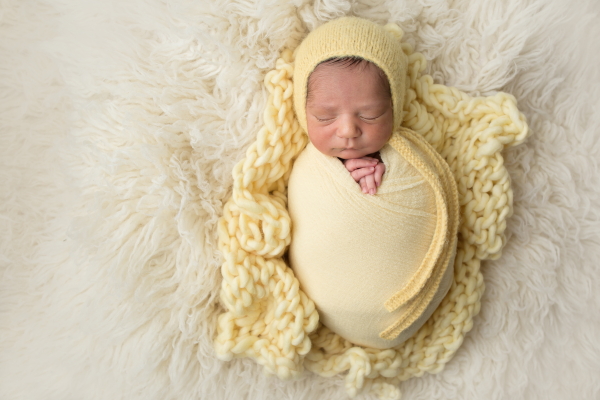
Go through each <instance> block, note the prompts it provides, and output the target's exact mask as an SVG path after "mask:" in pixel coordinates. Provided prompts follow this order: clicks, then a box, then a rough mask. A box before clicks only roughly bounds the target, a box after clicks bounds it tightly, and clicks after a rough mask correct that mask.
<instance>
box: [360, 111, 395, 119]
mask: <svg viewBox="0 0 600 400" xmlns="http://www.w3.org/2000/svg"><path fill="white" fill-rule="evenodd" d="M387 111H388V110H385V111H384V112H382V113H381V114H379V115H378V116H376V117H366V116H364V115H361V116H360V119H364V120H365V121H374V120H376V119H377V118H380V117H383V115H384V114H385V113H386V112H387Z"/></svg>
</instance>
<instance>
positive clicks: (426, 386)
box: [0, 0, 600, 400]
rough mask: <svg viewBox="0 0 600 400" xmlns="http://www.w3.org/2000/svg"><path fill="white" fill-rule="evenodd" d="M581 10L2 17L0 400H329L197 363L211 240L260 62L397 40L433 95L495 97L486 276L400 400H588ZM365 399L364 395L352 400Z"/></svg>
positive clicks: (515, 1) (252, 114)
mask: <svg viewBox="0 0 600 400" xmlns="http://www.w3.org/2000/svg"><path fill="white" fill-rule="evenodd" d="M599 13H600V7H599V6H598V3H597V1H594V0H588V1H580V2H577V3H574V2H572V1H567V0H520V1H519V0H508V1H507V0H492V1H485V2H484V1H458V0H457V1H437V2H433V1H428V0H413V1H404V0H397V1H378V0H363V1H352V2H349V1H341V0H315V1H309V0H305V1H303V0H296V1H293V2H288V1H284V0H279V1H277V0H271V1H266V0H265V1H256V2H251V1H244V0H237V1H236V0H230V1H218V2H215V1H209V0H206V1H187V0H177V1H172V2H160V1H143V0H131V1H127V2H123V1H117V0H107V1H102V2H98V1H74V0H53V1H40V2H35V3H34V2H24V1H19V0H0V88H1V89H0V165H1V169H0V199H1V200H0V221H2V222H1V224H2V225H1V227H2V229H0V274H1V275H0V276H1V279H0V398H2V399H9V400H13V399H27V400H29V399H32V400H34V399H35V400H37V399H45V400H46V399H48V400H63V399H86V400H87V399H111V400H112V399H127V400H137V399H140V400H141V399H144V400H146V399H156V400H159V399H160V400H162V399H181V400H186V399H207V400H208V399H210V400H212V399H217V400H221V399H248V400H254V399H256V400H259V399H260V400H270V399H273V400H275V399H278V400H279V399H345V398H347V396H346V394H345V391H344V388H343V383H342V382H343V381H342V379H341V378H339V377H336V378H329V379H326V378H320V377H316V376H314V375H311V374H307V375H306V376H304V377H303V378H301V379H299V380H297V381H291V382H282V381H279V380H277V379H276V378H266V377H264V376H263V375H262V374H261V373H260V367H259V366H257V365H255V364H254V363H253V362H252V361H250V360H234V361H232V362H229V363H223V362H220V361H218V360H217V359H216V357H215V354H214V350H213V347H212V339H213V338H214V336H215V324H216V316H217V314H218V308H219V305H218V288H219V286H220V280H221V278H220V275H219V266H220V262H221V260H220V255H219V254H218V252H217V249H216V222H217V218H218V216H219V215H220V212H221V209H222V205H223V202H224V201H225V200H226V199H227V198H228V196H229V194H230V188H231V170H232V168H233V166H234V164H235V163H236V162H237V161H238V160H239V159H240V158H241V157H242V155H243V153H244V151H245V149H246V148H247V146H248V145H249V143H251V142H252V140H253V139H254V137H255V135H256V132H257V130H258V128H259V127H260V125H261V119H262V108H263V106H264V104H265V101H266V93H265V90H264V89H263V88H262V78H263V76H264V74H265V73H266V72H267V71H268V70H270V69H272V67H273V65H274V61H275V59H276V58H277V57H278V55H279V51H280V50H281V49H283V48H284V47H292V48H293V47H295V46H296V45H297V44H298V43H299V41H300V39H301V38H302V37H303V35H305V34H306V32H307V31H308V30H311V29H313V28H315V27H316V26H318V25H320V24H322V23H323V22H325V21H327V20H329V19H332V18H336V17H340V16H343V15H348V14H351V15H358V16H361V17H365V18H370V19H372V20H375V21H377V22H379V23H385V22H396V23H398V24H399V25H400V26H401V27H402V28H403V29H404V31H405V32H406V37H407V40H409V41H410V42H411V43H413V44H414V45H415V47H416V50H417V51H419V52H422V53H423V54H424V55H425V56H426V57H427V59H428V61H429V62H430V64H429V65H430V66H429V68H430V70H429V71H428V72H429V73H431V74H432V75H433V77H434V78H435V79H436V81H438V82H443V83H445V84H447V85H453V86H456V87H458V88H459V89H461V90H464V91H466V92H468V93H469V94H472V95H479V94H482V95H490V94H493V93H494V92H495V91H498V90H503V91H507V92H510V93H512V94H514V95H515V96H516V97H517V100H518V101H519V107H520V109H521V110H522V111H523V112H524V113H525V115H526V116H527V118H528V122H529V124H530V128H531V131H532V136H531V137H530V139H529V140H528V141H527V142H526V143H525V144H524V145H521V146H518V147H516V148H513V149H510V151H508V152H507V153H506V164H507V168H508V169H509V171H510V173H511V176H512V181H513V183H512V184H513V188H514V191H515V199H514V212H515V213H514V216H513V217H512V218H511V219H510V220H509V226H508V229H507V233H508V245H507V247H506V248H505V250H504V254H503V257H502V258H501V259H500V260H497V261H494V262H487V263H485V264H484V266H483V274H484V277H485V280H486V292H485V293H484V297H483V300H482V308H481V313H480V314H479V316H478V317H476V319H475V326H474V328H473V330H472V331H471V332H470V333H469V334H468V335H467V338H466V340H465V343H464V345H463V346H462V348H461V349H460V350H459V352H458V353H457V355H456V356H455V358H454V359H453V360H452V361H451V362H450V363H449V364H448V365H447V367H446V369H445V370H444V371H443V372H442V373H440V374H439V375H436V376H430V375H426V376H423V377H421V378H416V379H412V380H410V381H408V382H405V383H404V384H403V385H402V392H403V395H404V398H406V399H408V398H410V399H431V398H460V399H463V398H464V399H556V400H558V399H595V398H598V397H599V396H600V381H598V379H597V377H598V375H599V373H600V344H599V343H598V341H597V336H598V332H600V317H599V315H600V314H599V313H598V309H600V294H598V293H597V288H598V287H599V286H600V269H599V268H598V260H599V259H600V239H599V238H600V200H599V199H600V166H599V161H600V112H599V111H598V108H599V107H600V72H599V71H600V68H599V67H598V66H599V65H600V57H599V54H600V51H599V50H600V46H598V42H597V37H599V36H600V24H599V22H600V17H599ZM363 398H374V397H373V396H363Z"/></svg>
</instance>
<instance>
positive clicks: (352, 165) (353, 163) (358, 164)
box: [344, 158, 378, 172]
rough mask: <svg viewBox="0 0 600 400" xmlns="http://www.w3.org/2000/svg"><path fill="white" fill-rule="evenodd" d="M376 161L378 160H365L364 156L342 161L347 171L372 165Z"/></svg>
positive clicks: (375, 163)
mask: <svg viewBox="0 0 600 400" xmlns="http://www.w3.org/2000/svg"><path fill="white" fill-rule="evenodd" d="M377 162H378V161H377V160H375V159H370V160H366V159H364V158H351V159H349V160H346V162H344V166H345V167H346V169H347V170H348V171H350V172H352V171H354V170H357V169H359V168H366V167H374V166H375V165H377Z"/></svg>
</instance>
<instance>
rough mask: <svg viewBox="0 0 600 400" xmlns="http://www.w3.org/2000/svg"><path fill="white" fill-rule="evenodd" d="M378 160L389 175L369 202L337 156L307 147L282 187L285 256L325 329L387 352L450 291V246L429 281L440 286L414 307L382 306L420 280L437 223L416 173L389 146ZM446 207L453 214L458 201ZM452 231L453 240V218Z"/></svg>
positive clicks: (431, 197) (432, 199) (431, 198)
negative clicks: (287, 226)
mask: <svg viewBox="0 0 600 400" xmlns="http://www.w3.org/2000/svg"><path fill="white" fill-rule="evenodd" d="M400 134H401V133H398V135H400ZM407 147H409V148H410V150H412V152H413V153H415V154H416V155H417V156H418V157H419V158H420V159H421V160H426V158H425V155H424V154H422V153H421V152H420V151H419V150H418V149H416V148H413V146H411V145H410V144H408V143H407ZM380 154H381V158H382V161H383V162H384V164H385V165H386V173H385V175H384V179H383V181H382V184H381V186H380V187H379V188H378V191H377V196H369V195H365V194H363V193H362V192H361V190H360V187H359V186H358V185H357V183H356V182H355V181H354V180H353V179H352V177H351V176H350V174H349V173H348V171H347V170H346V168H345V167H344V166H343V164H342V163H341V162H340V161H339V160H338V159H337V158H335V157H329V156H326V155H324V154H322V153H320V152H319V151H318V150H317V149H316V148H315V147H314V146H312V144H310V143H309V144H308V145H307V147H306V149H305V150H304V151H303V152H302V153H301V154H300V156H299V157H298V159H297V160H296V162H295V163H294V168H293V170H292V174H291V176H290V180H289V184H288V210H289V212H290V217H291V218H292V223H293V230H292V242H291V244H290V252H289V258H290V266H291V267H292V269H293V270H294V274H295V275H296V277H297V278H298V280H299V281H300V285H301V288H302V289H303V290H304V292H305V293H306V294H307V295H308V296H309V297H310V298H311V299H312V300H313V301H314V302H315V305H316V307H317V310H318V312H319V318H320V321H321V322H322V323H323V324H324V325H325V326H327V327H328V328H329V329H331V330H332V331H334V332H336V333H337V334H339V335H340V336H342V337H343V338H345V339H346V340H349V341H350V342H352V343H354V344H358V345H361V346H365V347H373V348H390V347H394V346H397V345H399V344H400V343H402V342H404V341H405V340H406V339H408V338H409V337H410V336H412V335H413V334H414V333H415V332H416V330H417V329H418V328H420V327H421V326H422V325H423V323H424V322H425V321H426V320H427V318H429V316H431V314H432V313H433V311H434V310H435V309H436V307H437V306H438V305H439V303H440V302H441V300H442V298H443V297H444V295H445V294H446V293H447V291H448V289H449V288H450V284H451V282H452V275H453V268H452V260H453V258H454V254H455V250H456V249H455V246H456V241H455V240H452V241H450V243H448V244H447V245H448V247H449V248H448V251H447V257H446V258H445V259H444V260H442V262H441V265H439V266H438V269H437V270H435V271H432V272H434V274H433V276H432V277H430V278H429V279H432V280H434V281H435V280H436V278H437V279H440V282H439V284H438V285H437V286H436V285H430V286H431V287H427V289H429V291H427V290H425V289H423V293H422V296H420V297H419V296H416V298H415V300H414V301H413V302H408V303H407V304H403V305H402V306H400V307H398V308H397V309H395V310H393V311H389V310H388V309H386V307H385V303H386V301H387V300H389V299H390V298H391V297H392V296H393V295H394V294H395V293H396V292H398V290H399V289H400V288H402V287H404V286H405V285H406V284H407V283H408V282H409V281H410V280H411V279H412V278H413V277H414V276H415V275H416V274H417V272H418V269H419V268H420V267H421V265H422V263H423V260H425V259H426V256H427V254H428V253H430V248H432V246H434V245H435V243H434V234H435V233H436V231H437V229H436V228H437V227H438V218H437V211H436V208H437V207H436V196H435V193H434V191H433V189H432V188H431V186H430V184H429V183H428V182H427V180H426V179H425V178H424V177H423V175H422V174H421V173H420V172H419V170H418V169H417V168H415V167H414V166H413V165H411V164H410V162H408V161H407V160H406V159H405V158H404V157H402V155H401V154H400V153H399V152H398V151H397V150H395V149H394V148H393V147H392V146H390V145H389V144H388V145H386V146H385V147H384V148H383V149H381V151H380ZM429 167H430V168H431V169H433V168H434V166H433V165H431V163H430V165H429ZM442 175H443V171H442ZM454 195H455V193H454ZM451 204H452V211H453V212H452V214H453V216H456V215H457V212H456V199H455V198H453V199H451ZM451 225H452V226H453V227H454V234H453V235H449V236H451V237H452V236H455V235H456V226H457V224H456V221H452V224H451ZM441 247H443V246H441ZM431 266H433V265H430V266H429V267H431ZM426 267H427V266H426ZM432 283H435V282H432ZM427 295H429V296H427ZM404 320H406V321H407V322H408V323H406V324H404V325H403V327H402V329H401V330H400V331H397V332H395V333H394V334H393V335H387V338H383V337H382V336H383V335H384V333H385V332H387V331H388V330H392V329H390V328H394V327H395V325H396V324H398V322H399V321H404Z"/></svg>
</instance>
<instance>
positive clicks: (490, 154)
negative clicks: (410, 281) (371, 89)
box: [215, 19, 528, 399]
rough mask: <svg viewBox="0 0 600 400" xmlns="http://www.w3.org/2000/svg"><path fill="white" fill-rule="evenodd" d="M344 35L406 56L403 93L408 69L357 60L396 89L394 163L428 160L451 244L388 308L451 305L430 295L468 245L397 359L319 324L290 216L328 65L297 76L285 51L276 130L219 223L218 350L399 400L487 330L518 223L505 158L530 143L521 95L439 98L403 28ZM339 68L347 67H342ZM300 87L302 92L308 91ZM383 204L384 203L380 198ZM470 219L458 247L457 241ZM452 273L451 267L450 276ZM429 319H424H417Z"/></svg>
mask: <svg viewBox="0 0 600 400" xmlns="http://www.w3.org/2000/svg"><path fill="white" fill-rule="evenodd" d="M339 21H342V25H345V24H349V25H348V27H345V28H341V26H342V25H340V26H339V29H348V30H349V31H348V32H350V31H352V30H353V29H354V28H352V26H351V25H352V24H356V25H355V28H356V29H363V28H358V27H365V28H364V29H366V31H365V32H367V31H368V30H369V29H372V30H373V31H377V30H379V32H380V33H377V35H379V34H381V32H383V34H384V35H385V39H384V40H385V41H389V43H390V44H391V45H398V46H400V48H401V50H402V52H403V53H404V57H405V60H406V72H405V74H406V77H405V78H404V81H402V78H398V79H397V78H396V75H395V74H396V73H397V71H396V72H392V70H391V69H392V68H398V69H399V71H402V68H404V67H403V66H402V65H403V63H395V62H393V63H388V62H385V61H382V60H381V59H374V58H370V57H375V56H372V55H368V54H365V56H362V55H360V54H355V53H354V52H352V53H354V54H353V55H360V56H361V57H364V58H366V59H368V60H370V61H373V62H375V63H376V64H377V65H378V66H379V67H380V68H382V69H383V70H384V72H385V73H386V75H387V76H388V79H389V80H390V86H391V89H392V93H393V95H392V96H393V101H394V125H395V131H394V134H393V135H392V138H391V139H390V143H389V147H388V148H387V150H386V148H384V149H382V153H386V152H387V153H388V154H390V155H391V154H400V155H401V156H402V159H404V160H408V164H410V165H412V166H414V165H416V164H418V162H419V160H420V161H422V162H423V164H422V165H420V166H419V167H418V168H415V169H416V170H417V172H418V173H419V174H420V176H421V177H422V180H424V181H425V182H427V183H428V184H427V185H426V186H428V187H429V188H430V191H429V192H428V193H429V194H430V196H432V198H433V200H432V202H431V204H434V205H435V206H434V207H435V213H434V214H435V222H434V224H433V225H435V226H438V227H440V229H439V230H438V229H437V228H435V229H432V232H437V233H440V232H441V234H439V235H435V234H433V235H432V237H437V238H439V241H438V242H436V243H437V246H436V245H433V246H430V247H428V248H427V251H425V254H426V255H427V252H428V251H429V249H430V248H433V249H434V250H432V253H431V254H432V257H431V259H430V260H429V261H427V262H424V263H421V264H420V266H421V265H425V266H428V267H423V268H417V271H416V273H415V274H414V276H415V277H416V279H415V280H414V282H419V283H418V284H415V285H408V286H405V287H404V288H398V289H399V291H398V292H399V295H398V296H397V297H395V298H394V300H392V302H390V303H388V304H386V306H387V305H390V307H389V308H396V306H397V305H398V304H402V305H404V306H406V305H407V304H410V301H411V300H414V299H419V298H421V297H420V296H424V293H432V292H437V291H435V290H433V291H431V290H428V288H427V285H430V284H433V285H437V286H438V287H439V286H442V283H441V282H442V280H441V277H443V271H449V270H450V271H452V269H451V266H450V267H448V264H449V260H451V259H452V250H453V248H454V245H453V243H452V240H455V239H456V240H457V242H456V255H455V258H454V262H453V267H454V269H453V274H452V276H451V278H452V279H451V283H450V288H449V290H448V292H447V294H446V295H445V297H444V298H443V300H441V303H440V304H439V306H438V307H437V308H436V309H435V311H434V312H433V314H432V315H431V316H430V317H429V318H427V319H426V321H425V323H424V324H423V325H422V326H421V327H420V328H419V329H418V330H417V331H416V332H415V333H414V334H411V336H410V337H409V338H408V339H407V340H405V341H403V342H402V343H401V344H398V345H397V346H394V347H392V348H388V349H383V350H380V349H376V348H373V347H364V346H361V345H356V344H354V343H352V342H351V341H348V340H346V339H344V338H343V337H341V336H340V335H338V334H337V333H335V332H334V331H332V330H331V329H329V328H327V327H326V326H324V325H322V324H320V323H319V315H318V312H317V310H316V308H315V304H314V303H313V301H312V300H311V299H310V298H309V297H308V296H307V295H306V294H305V292H304V291H303V290H302V289H301V286H300V283H299V281H298V279H297V278H296V276H295V274H294V271H293V270H292V269H291V268H290V267H289V266H288V263H287V256H286V251H287V250H288V249H289V247H290V243H291V241H292V229H296V227H292V222H293V221H292V220H291V219H290V215H289V210H288V203H287V200H288V197H287V195H288V191H287V187H288V183H289V181H290V175H291V174H292V173H295V172H294V169H296V167H300V166H301V160H302V157H304V154H307V153H308V152H309V151H310V145H309V147H308V148H307V151H305V152H302V150H303V149H305V147H306V145H307V137H306V134H305V129H303V128H305V127H306V122H305V117H304V116H303V111H302V110H300V109H297V114H298V116H297V117H296V114H295V113H294V111H293V110H294V101H293V96H295V95H297V96H300V98H301V99H300V100H298V99H296V105H298V104H303V100H302V99H303V98H305V93H306V92H305V90H306V88H305V82H306V80H307V78H308V75H309V74H310V72H311V71H312V69H314V67H315V66H316V64H317V63H318V62H319V61H322V60H323V59H324V58H322V57H323V56H322V55H319V56H316V57H315V58H314V59H313V58H311V57H307V60H309V62H307V64H306V66H304V65H303V64H302V63H303V61H301V60H302V58H303V57H301V53H300V51H301V50H302V49H299V50H298V53H297V65H295V59H294V54H293V53H292V51H290V50H284V51H283V52H282V55H281V58H280V59H278V60H277V63H276V66H275V69H274V70H273V71H271V72H269V73H268V74H267V75H266V77H265V86H266V88H267V90H268V91H269V93H270V95H269V100H268V103H267V106H266V108H265V113H264V126H263V127H262V128H261V129H260V131H259V132H258V135H257V139H256V141H255V142H254V143H253V144H252V145H251V146H250V147H249V149H248V150H247V152H246V156H245V158H244V159H242V160H241V161H240V162H239V163H238V164H237V165H236V167H235V168H234V171H233V191H232V197H231V199H229V200H228V202H227V203H226V204H225V206H224V209H223V217H222V218H221V220H220V221H219V248H220V250H221V252H222V254H223V259H224V261H223V265H222V268H221V273H222V276H223V281H222V287H221V291H220V299H221V304H222V306H223V308H224V312H223V313H222V314H221V315H220V316H219V320H218V327H217V331H218V335H217V337H216V339H215V349H216V352H217V355H218V357H219V358H221V359H222V360H230V359H232V358H233V357H251V358H253V359H255V360H256V362H257V363H259V364H260V365H262V366H263V368H264V371H265V372H266V373H268V374H275V375H277V376H278V377H280V378H291V377H295V376H299V375H300V374H301V372H302V371H303V369H304V367H306V368H307V369H309V370H311V371H313V372H315V373H318V374H320V375H322V376H326V377H331V376H334V375H337V374H339V373H344V372H346V373H347V374H346V376H345V380H346V389H347V391H348V394H349V395H351V396H354V395H356V394H357V393H358V392H361V391H370V392H374V393H376V394H378V395H379V397H380V398H382V399H398V398H399V397H400V392H399V389H398V383H399V382H401V381H403V380H406V379H409V378H411V377H414V376H421V375H422V374H423V373H424V372H431V373H435V372H439V371H441V369H442V368H443V367H444V365H445V364H446V363H447V362H448V361H449V360H450V359H451V358H452V356H453V355H454V354H455V352H456V351H457V349H458V348H459V347H460V345H461V344H462V342H463V339H464V335H465V334H466V333H467V332H468V331H469V330H470V329H471V327H472V325H473V317H474V316H475V315H476V314H477V313H478V312H479V307H480V298H481V294H482V293H483V288H484V284H483V277H482V274H481V272H480V263H481V261H482V260H484V259H495V258H498V257H499V256H500V252H501V249H502V247H503V245H504V230H505V228H506V219H507V218H508V217H509V216H510V215H511V213H512V190H511V187H510V179H509V176H508V173H507V171H506V168H505V167H504V165H503V158H502V155H501V151H502V150H503V149H504V148H505V147H507V146H512V145H516V144H519V143H521V142H522V141H523V140H524V139H525V138H526V136H527V132H528V130H527V124H526V123H525V118H524V116H523V115H522V114H521V113H520V112H519V111H518V109H517V107H516V101H515V99H514V97H512V96H511V95H508V94H506V93H498V94H496V95H494V96H491V97H478V98H472V97H470V96H468V95H467V94H465V93H463V92H461V91H459V90H457V89H455V88H450V87H446V86H444V85H437V84H434V83H433V80H432V78H431V77H430V76H428V75H423V73H422V72H423V70H424V69H425V66H426V62H425V59H424V57H423V56H422V55H421V54H419V53H416V52H414V51H413V49H412V47H411V46H410V45H409V44H407V43H404V42H402V41H401V39H402V31H401V30H400V28H399V27H398V26H396V25H393V24H390V25H387V26H385V28H381V27H379V26H377V25H376V24H372V23H370V22H368V23H366V21H364V20H359V19H342V20H337V21H333V22H330V23H328V24H325V25H323V26H322V27H321V28H319V29H329V28H328V26H330V27H332V28H331V29H333V27H334V25H335V24H336V22H337V23H340V22H339ZM367 26H371V28H366V27H367ZM336 29H338V28H336ZM315 32H316V31H315ZM366 34H367V33H365V35H366ZM311 37H316V35H313V36H311V35H309V36H308V37H307V39H306V40H305V43H307V42H306V41H308V40H312V39H311ZM379 40H380V39H377V41H379ZM394 40H395V42H394ZM365 43H367V42H365ZM373 43H376V42H373ZM395 43H396V44H395ZM367 46H368V43H367ZM327 47H330V48H332V49H333V47H336V46H334V45H333V44H331V46H330V45H327ZM384 47H385V46H384ZM307 48H308V46H307ZM347 50H348V49H346V51H344V53H346V54H347V53H348V51H347ZM371 53H372V52H371ZM335 55H341V54H332V55H331V56H335ZM344 55H345V54H344ZM400 57H401V58H402V55H400ZM317 59H320V60H317ZM386 68H388V69H387V70H386ZM301 74H302V76H304V77H303V78H300V76H301ZM398 76H400V75H398ZM402 76H403V75H402ZM292 78H293V79H294V81H292ZM294 84H296V85H300V88H299V89H297V90H294ZM402 86H404V93H405V95H404V96H403V95H402V94H401V93H402V89H397V88H401V87H402ZM298 108H302V107H298ZM425 142H427V143H428V144H427V143H425ZM301 153H302V155H301V157H299V158H298V159H297V164H295V165H294V168H292V165H293V164H294V160H296V158H297V157H298V156H299V155H300V154H301ZM319 154H320V153H319ZM411 157H412V158H411ZM384 161H385V160H384ZM338 163H339V162H338ZM392 164H393V163H392ZM398 165H400V164H398ZM339 166H341V163H339ZM386 167H387V163H386ZM342 168H343V166H342ZM388 172H389V171H386V174H388ZM384 179H385V175H384ZM453 182H454V183H455V185H456V186H454V185H453ZM352 183H354V182H352ZM388 183H389V182H388ZM354 184H355V183H354ZM355 186H356V189H357V190H359V189H358V185H356V184H355ZM382 186H383V184H382ZM453 187H456V191H457V199H458V202H457V203H456V205H457V206H458V209H459V212H458V213H453V211H452V208H453V206H452V203H453V200H452V198H453V196H452V193H453ZM378 196H379V193H378V195H377V196H373V198H377V197H378ZM363 197H369V196H363ZM294 207H295V206H294ZM459 214H460V216H461V218H460V223H459V225H458V228H457V229H458V235H453V234H452V232H453V231H454V229H455V228H454V227H453V224H454V223H455V222H456V223H458V219H457V216H458V215H459ZM444 215H446V216H445V217H444ZM444 220H445V221H446V222H445V223H444ZM294 240H295V239H294ZM434 242H435V240H432V241H431V243H434ZM434 244H435V243H434ZM292 253H293V252H292ZM433 254H437V255H433ZM423 259H424V260H426V259H428V257H427V256H424V257H423ZM445 259H447V261H446V262H445V263H444V262H437V261H439V260H442V261H443V260H445ZM432 260H437V261H436V262H432ZM432 277H437V278H435V279H434V278H432ZM432 282H433V283H432ZM436 282H437V283H436ZM407 287H408V288H409V289H410V290H406V288H407ZM421 300H423V301H422V302H421V303H422V304H426V303H427V298H421ZM430 302H431V301H430ZM413 311H415V310H413ZM417 314H418V312H416V313H415V312H412V311H411V312H409V313H408V314H407V315H417ZM404 322H407V320H405V321H404ZM409 325H411V324H409ZM398 329H400V330H402V326H396V327H394V328H392V329H391V331H389V332H388V333H390V336H392V337H393V336H395V335H396V333H398V332H397V331H398ZM402 340H404V339H402Z"/></svg>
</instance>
